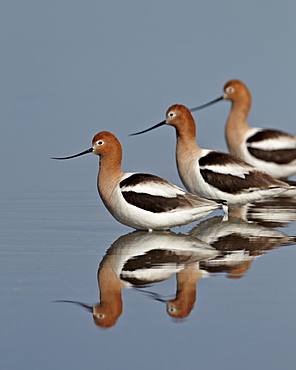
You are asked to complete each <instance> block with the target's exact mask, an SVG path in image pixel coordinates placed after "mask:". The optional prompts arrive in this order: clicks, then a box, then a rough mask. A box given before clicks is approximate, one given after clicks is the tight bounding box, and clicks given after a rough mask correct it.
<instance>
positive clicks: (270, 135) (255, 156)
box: [191, 80, 296, 179]
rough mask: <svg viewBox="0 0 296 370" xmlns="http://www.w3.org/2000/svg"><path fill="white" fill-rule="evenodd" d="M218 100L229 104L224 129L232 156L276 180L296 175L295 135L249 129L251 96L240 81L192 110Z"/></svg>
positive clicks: (226, 85)
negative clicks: (226, 101) (227, 101)
mask: <svg viewBox="0 0 296 370" xmlns="http://www.w3.org/2000/svg"><path fill="white" fill-rule="evenodd" d="M221 100H230V101H231V102H232V107H231V111H230V114H229V116H228V119H227V123H226V130H225V134H226V141H227V145H228V148H229V151H230V153H231V154H233V155H236V156H238V157H240V158H242V159H243V160H244V161H245V162H247V163H249V164H251V165H253V166H255V167H257V168H259V169H260V170H261V171H264V172H267V173H268V174H270V175H271V176H273V177H276V178H280V179H285V178H287V177H289V176H291V175H293V174H295V173H296V136H293V135H290V134H287V133H285V132H282V131H278V130H271V129H265V128H255V127H250V126H249V125H248V122H247V119H248V114H249V111H250V108H251V101H252V97H251V93H250V91H249V89H248V88H247V86H246V85H245V84H244V83H242V82H241V81H238V80H231V81H229V82H227V83H226V84H225V86H224V94H223V96H221V97H220V98H218V99H215V100H213V101H211V102H209V103H207V104H204V105H202V106H200V107H196V108H193V109H192V110H191V111H192V112H193V111H196V110H199V109H202V108H205V107H206V106H209V105H211V104H214V103H216V102H218V101H221Z"/></svg>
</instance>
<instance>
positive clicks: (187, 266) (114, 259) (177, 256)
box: [60, 231, 218, 328]
mask: <svg viewBox="0 0 296 370" xmlns="http://www.w3.org/2000/svg"><path fill="white" fill-rule="evenodd" d="M217 253H218V252H217V251H216V250H215V249H214V248H212V247H211V246H210V245H208V244H207V243H205V242H203V241H200V240H198V239H196V238H195V237H192V236H189V235H184V234H175V233H173V232H171V231H154V232H151V233H148V232H146V231H135V232H132V233H130V234H126V235H123V236H121V237H119V238H118V239H117V240H116V241H115V242H114V243H113V244H112V245H111V247H110V248H109V249H108V250H107V252H106V254H105V256H104V257H103V259H102V261H101V263H100V266H99V269H98V274H97V277H98V286H99V291H100V302H99V303H97V304H95V305H94V306H93V307H91V306H89V305H86V304H84V303H80V302H77V301H65V300H64V301H60V302H69V303H74V304H78V305H80V306H82V307H84V308H86V309H87V310H88V311H92V313H93V319H94V322H95V324H96V325H98V326H100V327H104V328H109V327H112V326H114V325H115V324H116V322H117V319H118V318H119V316H120V315H121V314H122V311H123V302H122V289H123V288H124V287H125V288H128V287H134V288H139V287H146V286H147V285H150V284H152V283H157V282H160V281H163V280H166V279H168V278H169V277H171V276H172V275H173V274H177V294H176V298H175V299H174V300H171V301H169V302H168V303H167V311H168V313H169V314H170V315H172V316H175V317H176V316H180V317H184V316H187V315H188V313H189V312H190V311H191V310H192V308H193V305H194V302H195V296H196V281H197V280H198V279H199V278H201V277H202V275H203V272H202V271H200V269H199V261H202V260H207V259H209V258H214V257H215V256H216V255H217ZM144 293H145V294H147V295H149V296H151V297H153V298H154V299H156V300H158V301H163V302H166V299H163V298H161V297H160V296H158V295H156V294H153V293H151V292H146V291H145V292H144Z"/></svg>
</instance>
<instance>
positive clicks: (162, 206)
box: [122, 191, 190, 213]
mask: <svg viewBox="0 0 296 370" xmlns="http://www.w3.org/2000/svg"><path fill="white" fill-rule="evenodd" d="M122 195H123V197H124V199H125V200H126V201H127V202H128V203H129V204H132V205H133V206H135V207H138V208H141V209H144V210H145V211H149V212H153V213H161V212H168V211H172V210H174V209H177V208H180V207H186V206H188V207H190V203H189V201H187V200H186V199H185V198H184V197H182V196H179V195H178V196H176V197H174V198H166V197H162V196H157V195H151V194H146V193H137V192H134V191H122Z"/></svg>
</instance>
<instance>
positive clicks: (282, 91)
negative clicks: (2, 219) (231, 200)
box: [0, 0, 296, 191]
mask: <svg viewBox="0 0 296 370" xmlns="http://www.w3.org/2000/svg"><path fill="white" fill-rule="evenodd" d="M295 15H296V4H295V3H294V2H292V1H281V2H279V1H260V2H258V1H248V2H238V1H229V0H227V1H207V2H205V1H194V0H192V1H188V0H185V1H162V0H160V1H159V0H157V1H155V0H152V1H143V0H142V1H141V0H134V1H130V0H128V1H124V2H123V1H122V2H121V1H112V0H108V1H83V2H82V1H75V0H71V1H55V0H52V1H31V0H27V1H15V0H11V1H6V2H3V1H2V2H1V12H0V19H1V75H2V78H1V99H0V102H1V109H0V111H1V125H2V131H1V138H0V140H1V145H0V150H1V168H0V172H1V184H0V186H1V188H2V189H4V190H5V189H10V190H13V189H15V190H20V191H21V190H24V189H30V190H33V189H36V190H37V189H41V190H42V191H47V190H50V189H61V188H70V187H72V188H76V187H80V186H83V187H85V188H86V187H89V184H91V183H94V181H95V172H96V169H97V165H96V160H95V159H94V158H92V159H89V158H88V159H86V158H84V159H80V160H78V159H77V160H76V161H72V162H71V163H70V162H69V163H67V169H66V170H65V166H61V163H58V164H57V163H56V162H54V161H50V160H49V157H50V156H63V155H70V154H74V153H76V152H78V151H80V150H83V149H87V148H88V147H90V145H91V139H92V137H93V136H94V134H96V133H97V132H99V131H102V130H108V131H111V132H113V133H114V134H115V135H117V136H118V138H119V139H120V141H121V142H122V145H123V147H124V164H123V169H124V170H125V171H147V172H153V173H156V174H158V175H160V176H163V177H166V178H168V179H170V180H171V181H174V182H179V180H178V178H177V174H176V170H175V162H174V146H175V137H174V132H173V129H170V128H168V127H164V128H161V129H159V130H157V131H154V132H151V133H149V134H146V135H145V136H141V137H128V136H127V135H128V134H129V133H132V132H135V131H136V130H139V129H142V128H146V127H149V126H150V125H152V124H154V123H157V122H158V121H160V120H162V119H164V116H165V111H166V109H167V108H168V107H169V106H170V105H172V104H174V103H181V104H185V105H187V106H189V107H193V106H196V105H199V104H201V103H203V102H207V101H208V100H210V99H213V98H215V97H218V96H220V95H221V94H222V88H223V85H224V83H225V82H227V81H228V80H229V79H232V78H238V79H241V80H242V81H244V82H245V83H246V84H247V86H249V88H250V90H251V92H252V95H253V107H252V111H251V114H250V118H249V123H250V125H254V126H256V125H259V126H260V125H262V126H268V127H279V128H281V129H283V130H286V131H288V132H292V133H295V115H294V103H295V86H296V73H295V55H296V50H295V39H296V26H295ZM229 108H230V104H229V103H228V102H224V103H223V102H222V103H220V104H218V105H216V106H214V107H211V108H208V109H207V110H204V111H202V112H199V113H195V118H196V121H197V123H198V142H199V143H200V145H201V146H202V147H207V148H217V149H221V150H226V145H225V141H224V123H225V120H226V117H227V114H228V111H229ZM82 163H83V164H82ZM65 171H66V172H65ZM179 184H180V183H179Z"/></svg>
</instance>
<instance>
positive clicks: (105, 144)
mask: <svg viewBox="0 0 296 370" xmlns="http://www.w3.org/2000/svg"><path fill="white" fill-rule="evenodd" d="M88 153H94V154H97V155H99V156H101V157H102V156H105V155H106V154H109V153H113V155H114V156H117V157H118V158H119V159H120V158H121V153H122V148H121V145H120V142H119V141H118V139H117V138H116V136H115V135H113V134H111V132H108V131H101V132H99V133H98V134H96V135H95V136H94V138H93V140H92V147H91V148H89V149H87V150H84V151H83V152H81V153H78V154H75V155H71V156H69V157H58V158H57V157H52V159H71V158H76V157H80V156H82V155H84V154H88Z"/></svg>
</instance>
